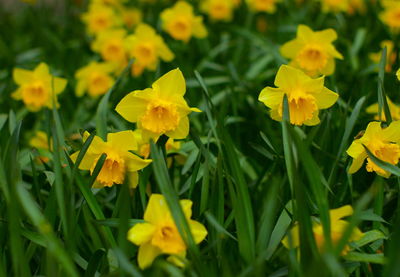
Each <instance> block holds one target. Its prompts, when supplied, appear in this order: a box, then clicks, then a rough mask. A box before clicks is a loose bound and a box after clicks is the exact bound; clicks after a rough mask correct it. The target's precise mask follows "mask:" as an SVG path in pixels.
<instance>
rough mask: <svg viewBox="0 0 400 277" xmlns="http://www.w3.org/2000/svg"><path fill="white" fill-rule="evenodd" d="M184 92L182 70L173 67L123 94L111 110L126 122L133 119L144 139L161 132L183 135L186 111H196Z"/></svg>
mask: <svg viewBox="0 0 400 277" xmlns="http://www.w3.org/2000/svg"><path fill="white" fill-rule="evenodd" d="M185 92H186V83H185V79H184V77H183V75H182V72H181V71H180V70H179V69H174V70H171V71H170V72H168V73H166V74H165V75H163V76H161V77H160V79H158V80H157V81H155V82H154V83H153V85H152V87H151V88H147V89H145V90H136V91H133V92H131V93H130V94H128V95H127V96H125V97H124V98H123V99H122V100H121V101H120V102H119V104H118V105H117V107H116V109H115V110H116V111H117V112H118V113H119V114H120V115H121V116H122V117H124V118H125V119H126V120H128V121H129V122H135V123H137V126H138V128H139V129H141V130H142V135H143V136H144V137H145V138H146V139H147V138H156V137H159V136H161V135H163V134H165V135H167V136H169V137H170V138H174V139H183V138H185V137H186V136H187V135H188V133H189V118H188V114H189V113H191V112H192V111H195V112H199V111H200V110H198V109H196V108H190V107H189V106H188V105H187V103H186V101H185V99H184V98H183V95H184V94H185Z"/></svg>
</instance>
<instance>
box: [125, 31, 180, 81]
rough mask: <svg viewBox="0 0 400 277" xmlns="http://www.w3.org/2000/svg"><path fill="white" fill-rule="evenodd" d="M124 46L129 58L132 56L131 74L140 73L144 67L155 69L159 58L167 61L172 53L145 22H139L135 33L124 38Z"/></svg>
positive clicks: (136, 74)
mask: <svg viewBox="0 0 400 277" xmlns="http://www.w3.org/2000/svg"><path fill="white" fill-rule="evenodd" d="M125 47H126V49H127V52H128V54H129V57H130V58H134V63H133V65H132V75H133V76H138V75H140V74H142V72H143V70H144V69H148V70H151V71H155V70H156V68H157V65H158V62H159V59H162V60H163V61H166V62H169V61H172V60H173V59H174V54H173V53H172V52H171V50H170V49H169V48H168V46H167V45H166V44H165V42H164V40H163V39H162V37H161V36H159V35H157V33H156V31H155V30H154V29H153V28H152V27H151V26H149V25H147V24H139V26H137V28H136V30H135V33H134V34H133V35H130V36H128V37H127V38H126V40H125Z"/></svg>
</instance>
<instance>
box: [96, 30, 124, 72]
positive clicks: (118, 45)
mask: <svg viewBox="0 0 400 277" xmlns="http://www.w3.org/2000/svg"><path fill="white" fill-rule="evenodd" d="M125 37H126V31H125V30H124V29H112V30H107V31H104V32H101V33H100V34H99V35H98V36H97V37H96V39H95V40H94V42H93V43H92V49H93V51H95V52H98V53H100V55H101V57H102V58H103V59H104V60H105V61H107V62H112V63H113V64H115V66H116V68H117V69H118V70H117V72H119V71H121V70H122V69H124V67H125V66H126V65H127V64H128V58H127V53H126V51H125V47H124V40H125Z"/></svg>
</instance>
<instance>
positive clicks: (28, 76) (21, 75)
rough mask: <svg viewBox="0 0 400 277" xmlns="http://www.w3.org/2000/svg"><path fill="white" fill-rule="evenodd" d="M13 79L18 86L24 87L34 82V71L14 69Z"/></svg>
mask: <svg viewBox="0 0 400 277" xmlns="http://www.w3.org/2000/svg"><path fill="white" fill-rule="evenodd" d="M13 79H14V81H15V83H16V84H17V85H23V84H26V83H31V82H32V81H34V77H33V73H32V71H29V70H25V69H21V68H14V70H13Z"/></svg>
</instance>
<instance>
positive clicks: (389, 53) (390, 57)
mask: <svg viewBox="0 0 400 277" xmlns="http://www.w3.org/2000/svg"><path fill="white" fill-rule="evenodd" d="M380 46H381V49H383V48H385V47H386V66H385V71H386V72H391V71H392V65H393V64H394V63H395V62H396V58H397V53H396V52H395V51H394V44H393V41H390V40H384V41H382V42H381V44H380ZM381 57H382V51H379V52H376V53H371V54H369V59H370V60H371V61H373V62H374V63H375V64H379V63H380V61H381Z"/></svg>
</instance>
